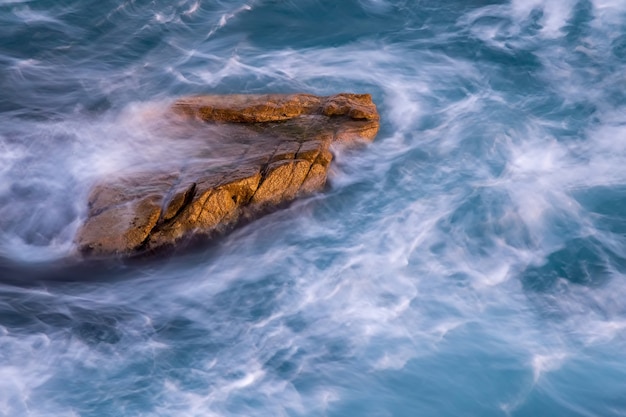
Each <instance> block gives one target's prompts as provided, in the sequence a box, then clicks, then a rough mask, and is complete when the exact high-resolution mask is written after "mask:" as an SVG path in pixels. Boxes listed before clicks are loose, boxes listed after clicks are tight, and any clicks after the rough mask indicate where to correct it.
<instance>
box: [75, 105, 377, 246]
mask: <svg viewBox="0 0 626 417" xmlns="http://www.w3.org/2000/svg"><path fill="white" fill-rule="evenodd" d="M172 110H173V112H174V114H176V115H178V116H179V117H183V118H192V119H198V120H201V121H204V122H206V123H207V124H206V126H207V127H208V126H210V127H211V128H210V129H207V130H206V132H205V133H206V135H207V140H210V141H211V144H212V147H211V151H210V152H209V151H206V150H198V155H194V157H193V158H189V156H188V155H180V156H177V155H172V158H177V157H180V159H181V167H180V169H179V170H178V171H177V172H147V173H143V174H140V175H138V174H134V175H130V176H127V177H122V178H119V179H114V180H107V181H105V182H102V183H100V184H99V185H97V186H96V187H94V189H93V190H92V193H91V195H90V197H89V202H88V206H89V207H88V208H89V210H88V217H87V219H86V221H85V223H84V224H83V226H82V227H81V228H80V230H79V232H78V234H77V237H76V243H77V246H78V249H79V250H80V252H81V253H83V254H85V255H90V256H96V257H104V256H132V255H136V254H140V253H145V252H150V251H153V250H156V249H159V248H162V247H166V246H171V245H177V244H179V243H180V242H181V241H184V240H185V239H186V238H188V237H190V236H196V235H203V236H213V235H215V234H219V233H223V232H224V231H226V230H228V229H229V228H232V227H233V226H234V225H235V224H236V223H237V222H238V221H239V220H241V219H242V218H252V217H254V216H255V215H259V214H261V213H264V212H266V211H268V210H271V209H273V208H276V207H278V206H280V205H282V204H284V203H286V202H289V201H291V200H293V199H294V198H296V197H298V196H301V195H306V194H310V193H313V192H316V191H319V190H321V189H322V188H323V187H324V185H325V183H326V177H327V172H328V168H329V166H330V162H331V161H332V154H331V152H330V151H329V147H330V145H331V143H333V142H341V143H344V144H346V143H347V144H350V143H354V142H355V141H363V140H365V141H370V140H373V139H374V137H375V136H376V134H377V132H378V128H379V116H378V112H377V110H376V106H375V105H374V103H373V102H372V98H371V96H370V95H369V94H345V93H344V94H337V95H334V96H329V97H317V96H313V95H310V94H265V95H213V96H197V97H189V98H183V99H180V100H178V101H176V102H175V103H174V104H173V106H172ZM199 129H201V127H199ZM200 133H202V132H200ZM216 152H217V153H220V155H221V156H223V157H224V158H225V159H221V160H220V161H221V162H220V163H219V164H216V162H215V161H216V158H215V153H216ZM190 161H191V162H190Z"/></svg>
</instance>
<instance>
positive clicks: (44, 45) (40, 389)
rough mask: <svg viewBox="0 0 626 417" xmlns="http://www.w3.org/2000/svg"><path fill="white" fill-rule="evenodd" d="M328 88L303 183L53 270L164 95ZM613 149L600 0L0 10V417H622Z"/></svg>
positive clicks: (75, 1)
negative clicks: (323, 180) (348, 122)
mask: <svg viewBox="0 0 626 417" xmlns="http://www.w3.org/2000/svg"><path fill="white" fill-rule="evenodd" d="M341 91H349V92H369V93H371V94H372V95H373V98H374V101H375V102H376V103H377V105H378V108H379V110H380V113H381V117H382V128H381V131H380V133H379V135H378V138H377V140H376V141H375V142H374V143H373V144H372V145H370V146H368V147H367V148H365V149H359V150H356V151H348V150H339V149H338V150H336V163H335V165H334V166H333V168H332V172H331V174H330V180H329V187H328V189H327V190H326V191H325V192H323V193H320V194H317V195H314V196H311V197H308V198H304V199H301V200H299V201H297V202H295V203H294V204H293V205H291V206H290V207H289V208H287V209H285V210H281V211H279V212H275V213H273V214H271V215H268V216H266V217H263V218H261V219H259V220H258V221H256V222H253V223H251V224H248V225H246V226H245V227H242V228H240V229H238V230H236V231H234V232H233V233H232V234H230V235H228V236H226V237H225V238H223V239H221V240H219V241H218V242H216V243H213V244H210V245H206V246H203V247H201V248H199V249H197V250H196V251H192V252H183V253H179V254H176V255H174V256H172V257H168V258H165V259H157V260H153V261H151V262H142V263H125V262H112V263H106V264H93V265H91V264H89V265H84V266H82V267H69V266H68V265H67V264H66V263H65V261H64V259H66V258H68V257H70V256H72V253H73V251H74V250H75V248H74V244H73V239H74V235H75V233H76V230H77V228H78V227H79V225H80V223H81V221H82V220H83V219H84V217H85V212H86V207H85V205H86V203H85V201H86V198H87V194H88V192H89V189H90V187H91V186H92V185H93V184H94V183H95V182H97V181H98V180H99V179H100V178H103V177H106V176H108V175H111V174H113V173H116V172H118V171H119V170H123V169H126V168H128V167H133V166H141V167H147V168H150V167H151V166H155V165H159V166H161V164H164V163H166V162H167V161H168V154H169V152H171V150H170V148H169V146H171V144H170V145H166V144H165V143H164V141H163V140H162V133H161V129H159V125H158V120H155V118H154V117H153V115H154V114H156V113H158V112H159V111H160V110H161V109H163V108H165V106H167V104H168V103H169V102H171V101H172V100H173V99H175V98H176V97H179V96H182V95H186V94H199V93H265V92H308V93H313V94H320V95H329V94H334V93H337V92H341ZM625 140H626V3H624V1H621V0H510V1H504V0H443V1H431V0H412V1H410V0H397V1H390V0H342V1H326V0H245V1H243V0H242V1H238V0H232V1H230V0H229V1H226V0H212V1H208V0H176V1H165V0H130V1H129V0H120V1H109V0H98V1H93V0H59V1H44V0H0V415H1V416H10V417H16V416H33V417H34V416H59V417H60V416H68V417H69V416H72V417H76V416H80V417H91V416H93V417H101V416H120V417H121V416H150V417H151V416H177V417H178V416H203V417H207V416H376V417H378V416H481V417H485V416H515V417H522V416H550V417H554V416H568V417H569V416H602V417H610V416H626V282H625V279H626V209H625V207H626V146H625ZM180 146H185V145H184V144H182V143H181V145H180Z"/></svg>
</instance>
